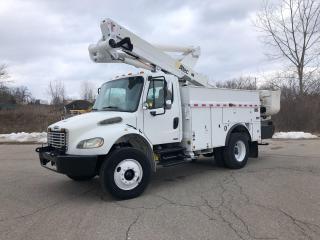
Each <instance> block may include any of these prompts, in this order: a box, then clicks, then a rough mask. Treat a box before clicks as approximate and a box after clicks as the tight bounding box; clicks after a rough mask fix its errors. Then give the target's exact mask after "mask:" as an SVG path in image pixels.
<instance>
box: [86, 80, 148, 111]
mask: <svg viewBox="0 0 320 240" xmlns="http://www.w3.org/2000/svg"><path fill="white" fill-rule="evenodd" d="M142 87H143V77H141V76H139V77H128V78H122V79H118V80H113V81H110V82H106V83H105V84H103V85H102V87H101V90H100V93H99V95H98V97H97V100H96V102H95V104H94V106H93V108H92V110H96V111H120V112H135V111H136V110H137V108H138V104H139V100H140V96H141V92H142Z"/></svg>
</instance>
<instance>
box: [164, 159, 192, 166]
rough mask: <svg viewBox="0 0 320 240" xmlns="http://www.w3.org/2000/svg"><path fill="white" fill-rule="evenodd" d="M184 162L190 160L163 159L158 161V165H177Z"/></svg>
mask: <svg viewBox="0 0 320 240" xmlns="http://www.w3.org/2000/svg"><path fill="white" fill-rule="evenodd" d="M185 163H190V161H186V160H171V161H165V162H159V163H158V165H159V166H162V167H172V166H177V165H181V164H185Z"/></svg>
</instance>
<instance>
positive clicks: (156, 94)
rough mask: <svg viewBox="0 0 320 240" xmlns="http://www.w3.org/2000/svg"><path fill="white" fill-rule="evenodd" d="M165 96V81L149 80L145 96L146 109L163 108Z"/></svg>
mask: <svg viewBox="0 0 320 240" xmlns="http://www.w3.org/2000/svg"><path fill="white" fill-rule="evenodd" d="M165 96H166V93H165V80H164V79H157V78H155V79H153V80H151V81H150V85H149V89H148V95H147V104H148V108H149V109H157V108H163V107H164V104H165Z"/></svg>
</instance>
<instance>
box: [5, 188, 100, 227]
mask: <svg viewBox="0 0 320 240" xmlns="http://www.w3.org/2000/svg"><path fill="white" fill-rule="evenodd" d="M93 190H94V189H89V190H87V191H84V192H82V193H80V194H78V195H76V196H74V197H72V198H71V199H74V198H76V197H79V196H82V195H84V194H87V193H89V192H92V191H93ZM71 199H67V200H64V201H57V202H55V203H53V204H50V205H48V206H45V207H42V208H38V209H36V210H34V211H32V212H30V213H26V214H23V215H20V216H17V217H13V218H3V219H0V222H6V221H11V220H18V219H22V218H26V217H31V216H34V215H35V214H37V213H39V212H42V211H44V210H46V209H49V208H52V207H55V206H57V205H59V204H61V203H64V202H67V201H69V200H71Z"/></svg>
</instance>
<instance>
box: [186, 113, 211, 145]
mask: <svg viewBox="0 0 320 240" xmlns="http://www.w3.org/2000/svg"><path fill="white" fill-rule="evenodd" d="M191 116H192V121H191V126H192V150H193V151H196V150H201V149H208V148H211V122H210V119H211V116H210V108H192V110H191Z"/></svg>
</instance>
